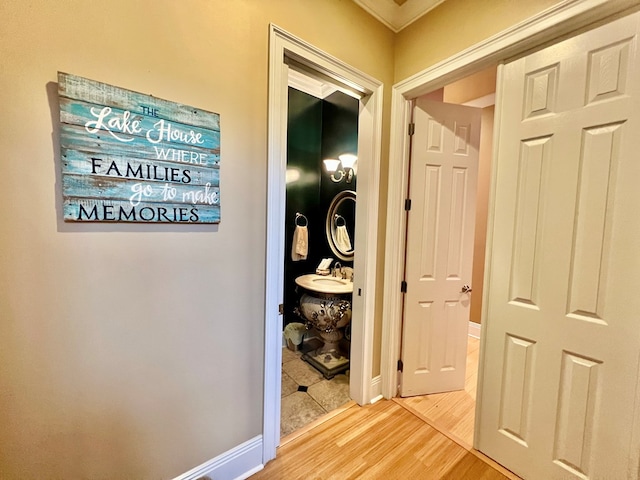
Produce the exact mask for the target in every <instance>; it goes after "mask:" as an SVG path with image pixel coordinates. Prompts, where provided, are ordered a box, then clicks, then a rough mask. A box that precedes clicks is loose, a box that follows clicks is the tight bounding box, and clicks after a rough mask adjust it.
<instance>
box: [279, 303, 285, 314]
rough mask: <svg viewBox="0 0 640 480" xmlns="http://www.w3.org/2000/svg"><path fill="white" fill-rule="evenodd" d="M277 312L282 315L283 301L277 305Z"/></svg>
mask: <svg viewBox="0 0 640 480" xmlns="http://www.w3.org/2000/svg"><path fill="white" fill-rule="evenodd" d="M278 313H279V314H280V315H284V303H281V304H280V305H278Z"/></svg>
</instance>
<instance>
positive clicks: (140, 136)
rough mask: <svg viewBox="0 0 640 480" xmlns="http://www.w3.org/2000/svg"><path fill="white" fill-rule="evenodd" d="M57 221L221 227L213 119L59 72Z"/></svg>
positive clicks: (216, 126) (214, 116)
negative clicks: (60, 214) (60, 208)
mask: <svg viewBox="0 0 640 480" xmlns="http://www.w3.org/2000/svg"><path fill="white" fill-rule="evenodd" d="M58 96H59V99H60V122H61V129H60V148H61V163H62V193H63V197H64V219H65V221H74V222H87V221H88V222H169V223H218V222H220V115H218V114H217V113H211V112H206V111H203V110H200V109H197V108H194V107H189V106H186V105H181V104H178V103H174V102H170V101H167V100H162V99H159V98H154V97H152V96H149V95H143V94H141V93H136V92H132V91H129V90H124V89H122V88H118V87H114V86H111V85H106V84H104V83H99V82H95V81H92V80H87V79H85V78H81V77H77V76H74V75H69V74H66V73H58Z"/></svg>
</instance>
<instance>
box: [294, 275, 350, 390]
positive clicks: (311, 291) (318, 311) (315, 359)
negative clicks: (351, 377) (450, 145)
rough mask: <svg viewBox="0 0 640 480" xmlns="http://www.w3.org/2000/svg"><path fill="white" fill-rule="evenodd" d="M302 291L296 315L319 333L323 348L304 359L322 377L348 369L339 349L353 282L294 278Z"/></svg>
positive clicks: (344, 355)
mask: <svg viewBox="0 0 640 480" xmlns="http://www.w3.org/2000/svg"><path fill="white" fill-rule="evenodd" d="M295 281H296V284H297V285H298V286H299V287H302V288H303V289H304V290H305V292H304V293H302V295H301V296H300V307H299V312H300V315H301V316H302V317H304V319H305V320H306V321H307V326H308V327H309V326H312V327H314V328H315V329H316V330H317V331H318V332H319V334H320V338H321V339H322V341H323V345H322V346H321V347H320V348H318V349H317V350H315V351H313V352H309V353H307V354H305V355H303V357H302V358H303V359H304V360H306V361H307V362H309V363H311V364H312V365H313V366H315V367H316V368H317V369H318V370H320V371H321V372H322V373H323V375H324V376H325V378H328V379H329V378H332V377H333V376H335V375H336V374H338V373H340V372H343V371H345V370H347V369H348V368H349V357H348V352H343V351H341V349H340V341H341V340H342V338H343V337H344V331H343V330H344V327H345V326H347V325H348V324H349V322H350V321H351V293H352V292H353V282H351V281H350V280H347V279H342V278H341V277H332V276H324V275H316V274H313V273H310V274H307V275H302V276H300V277H298V278H296V280H295Z"/></svg>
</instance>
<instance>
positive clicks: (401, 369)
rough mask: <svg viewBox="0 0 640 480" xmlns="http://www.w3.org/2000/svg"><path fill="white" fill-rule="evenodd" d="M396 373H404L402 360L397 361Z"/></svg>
mask: <svg viewBox="0 0 640 480" xmlns="http://www.w3.org/2000/svg"><path fill="white" fill-rule="evenodd" d="M398 371H399V372H404V363H402V360H398Z"/></svg>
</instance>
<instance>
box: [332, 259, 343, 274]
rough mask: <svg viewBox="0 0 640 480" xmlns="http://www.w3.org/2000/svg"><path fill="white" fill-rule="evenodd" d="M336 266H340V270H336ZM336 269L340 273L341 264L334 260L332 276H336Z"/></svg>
mask: <svg viewBox="0 0 640 480" xmlns="http://www.w3.org/2000/svg"><path fill="white" fill-rule="evenodd" d="M338 267H340V270H338ZM336 271H339V272H340V274H342V264H341V263H340V262H336V263H334V264H333V276H334V277H335V276H336Z"/></svg>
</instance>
